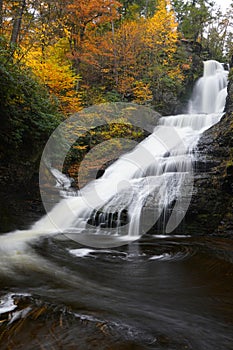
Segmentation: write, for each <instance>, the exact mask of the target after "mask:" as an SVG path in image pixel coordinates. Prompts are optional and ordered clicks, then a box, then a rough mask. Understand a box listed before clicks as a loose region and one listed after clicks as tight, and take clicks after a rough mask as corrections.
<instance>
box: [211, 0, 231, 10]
mask: <svg viewBox="0 0 233 350" xmlns="http://www.w3.org/2000/svg"><path fill="white" fill-rule="evenodd" d="M231 2H232V1H231V0H215V3H216V4H217V5H219V6H220V7H221V10H222V11H223V12H225V10H226V8H227V7H229V6H230V4H231Z"/></svg>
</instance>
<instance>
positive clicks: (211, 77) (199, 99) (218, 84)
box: [189, 60, 228, 114]
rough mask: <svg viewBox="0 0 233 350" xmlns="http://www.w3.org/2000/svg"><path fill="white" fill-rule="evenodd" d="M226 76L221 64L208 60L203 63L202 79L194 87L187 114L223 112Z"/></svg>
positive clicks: (226, 73) (226, 72)
mask: <svg viewBox="0 0 233 350" xmlns="http://www.w3.org/2000/svg"><path fill="white" fill-rule="evenodd" d="M227 75H228V71H225V70H224V67H223V65H222V64H221V63H219V62H217V61H214V60H210V61H206V62H204V73H203V77H202V78H200V79H199V80H198V81H197V83H196V86H195V87H194V91H193V96H192V98H191V101H190V104H189V113H191V114H192V113H206V114H210V113H219V112H223V110H224V107H225V100H226V96H227Z"/></svg>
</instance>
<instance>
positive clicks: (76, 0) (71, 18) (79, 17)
mask: <svg viewBox="0 0 233 350" xmlns="http://www.w3.org/2000/svg"><path fill="white" fill-rule="evenodd" d="M120 7H121V4H120V3H119V2H118V1H116V0H107V1H106V0H99V1H98V0H88V1H87V0H73V1H72V2H71V4H68V5H67V6H66V22H65V30H66V33H67V35H68V39H69V43H70V49H71V53H72V56H73V60H74V63H75V67H76V69H77V72H78V71H79V65H80V62H81V61H82V53H83V44H84V41H85V38H86V36H87V33H88V32H90V31H92V30H93V29H95V28H96V27H99V26H101V25H103V24H105V23H110V24H111V23H112V21H114V20H115V19H118V18H119V12H118V8H120Z"/></svg>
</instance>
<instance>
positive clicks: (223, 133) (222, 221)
mask: <svg viewBox="0 0 233 350" xmlns="http://www.w3.org/2000/svg"><path fill="white" fill-rule="evenodd" d="M197 153H198V160H197V163H196V167H195V182H194V194H193V197H192V201H191V205H190V207H189V210H188V213H187V215H186V218H185V225H184V226H183V227H185V233H187V234H195V235H199V234H220V235H227V236H228V235H232V234H233V70H231V72H230V75H229V84H228V97H227V101H226V107H225V114H224V116H223V118H222V119H221V121H220V122H219V123H218V124H217V125H215V126H213V127H212V128H211V129H209V130H207V131H206V132H205V133H204V135H203V136H202V138H201V139H200V141H199V144H198V150H197Z"/></svg>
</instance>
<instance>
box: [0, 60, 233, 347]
mask: <svg viewBox="0 0 233 350" xmlns="http://www.w3.org/2000/svg"><path fill="white" fill-rule="evenodd" d="M226 85H227V72H226V71H224V69H223V67H222V65H221V64H220V63H218V62H215V61H208V62H205V64H204V74H203V77H202V78H201V79H200V80H199V81H198V83H197V85H196V87H195V89H194V93H193V96H192V99H191V101H190V104H189V113H188V114H182V115H176V116H169V117H163V118H161V119H160V122H159V125H158V126H157V127H156V128H155V130H154V133H153V134H152V135H150V136H149V137H148V138H147V139H145V140H144V141H143V142H142V143H141V144H140V145H138V146H137V147H136V148H135V149H134V150H133V151H131V152H129V153H127V154H126V155H124V156H122V157H121V158H120V159H119V160H118V161H116V162H115V163H114V164H113V165H112V166H110V167H109V168H108V169H107V170H106V172H105V174H104V175H103V177H102V178H100V179H98V180H96V181H94V182H93V183H91V184H89V185H87V186H86V187H85V188H84V190H83V191H82V197H81V196H79V195H78V196H76V197H75V196H73V195H72V197H67V198H65V199H63V200H61V202H60V203H58V204H57V205H56V206H55V207H54V208H53V209H52V212H51V213H50V215H51V216H50V217H47V216H46V217H44V218H42V219H40V220H39V221H38V222H36V223H35V224H34V225H33V227H32V228H31V229H29V230H25V231H15V232H10V233H8V234H3V235H1V236H0V300H1V303H0V319H1V315H4V313H6V312H8V311H11V313H12V315H13V317H15V319H17V317H18V318H24V319H25V320H27V317H29V319H30V316H28V315H30V312H31V310H32V309H33V307H35V303H37V302H38V300H39V301H40V302H42V303H49V304H50V305H55V306H56V308H61V310H62V309H63V308H64V309H66V308H68V310H69V315H72V317H74V319H72V321H70V320H69V317H68V316H67V320H66V324H67V327H66V326H65V325H64V324H63V323H62V322H61V320H60V319H59V320H58V324H59V331H57V330H56V329H57V328H56V329H55V328H53V332H54V333H53V334H56V337H57V338H56V341H57V339H58V338H59V342H60V343H59V344H58V343H56V341H55V340H54V337H55V336H52V335H51V332H50V333H49V332H47V331H46V327H44V328H43V327H42V328H41V324H40V323H37V322H36V321H35V320H34V321H30V322H31V323H29V325H30V326H27V327H26V328H23V327H21V330H20V329H16V330H15V333H14V337H16V339H15V338H14V341H15V343H14V344H13V345H12V344H11V343H10V340H9V338H8V339H7V341H6V338H4V339H5V340H4V343H1V323H0V349H6V348H7V346H10V348H12V349H25V350H29V349H37V348H38V349H40V348H43V349H51V348H54V349H61V348H62V349H96V348H97V349H106V350H107V349H118V350H120V349H122V350H124V349H125V350H126V349H161V350H162V349H167V350H172V349H177V350H181V349H193V350H231V349H233V345H232V344H233V336H232V326H233V302H232V276H233V268H232V266H233V265H232V263H233V243H232V242H231V241H230V240H226V239H224V238H214V237H212V238H210V237H206V238H205V237H199V238H198V237H196V238H194V237H189V236H186V235H185V232H183V234H182V235H179V236H178V235H176V234H175V233H173V232H172V230H170V229H169V227H170V228H171V225H172V223H174V219H175V220H180V217H179V215H178V216H177V213H175V214H174V215H173V219H172V220H173V221H172V220H170V226H169V220H168V222H165V223H164V224H162V228H161V232H159V234H152V235H150V236H149V235H143V234H144V233H145V232H144V231H145V229H146V225H144V226H143V227H142V225H141V221H142V220H143V215H144V214H143V213H144V212H143V211H144V208H145V207H146V206H149V207H150V208H149V209H150V211H149V212H151V205H152V204H153V206H154V210H155V212H156V214H155V216H156V217H159V216H160V215H161V213H163V212H164V209H165V210H166V208H169V206H170V204H171V203H174V201H177V202H178V203H180V202H181V200H180V199H179V198H182V196H180V192H181V191H184V187H183V184H184V182H185V180H186V179H187V176H189V175H190V172H192V167H193V162H194V161H195V147H196V145H197V143H198V140H199V138H200V136H201V134H202V133H203V132H204V131H205V130H207V129H208V128H209V127H211V126H212V125H214V124H215V123H217V122H218V121H219V120H220V119H221V117H222V114H223V110H224V105H225V98H226V94H227V92H226ZM171 130H172V135H173V136H174V130H175V135H178V137H175V140H174V139H172V138H171V139H170V142H168V141H167V137H168V136H169V135H170V134H169V133H170V131H171ZM164 135H165V139H166V142H164V143H162V142H161V139H163V138H164ZM145 152H146V154H147V155H149V156H148V157H142V154H143V153H145ZM135 159H136V160H135ZM135 164H136V165H135ZM53 171H54V175H55V176H56V177H57V178H58V181H57V186H59V185H61V186H62V181H64V182H65V187H66V188H68V187H69V181H68V179H67V178H65V177H64V176H63V175H60V174H59V173H58V172H57V171H56V170H53ZM188 179H190V177H188ZM113 181H114V183H117V184H116V185H115V186H112V183H113ZM189 185H190V183H189ZM93 187H94V188H95V190H96V191H97V192H98V191H99V192H100V193H101V196H102V197H101V198H102V199H103V202H102V204H101V207H100V206H99V205H98V203H97V204H96V207H94V208H95V209H96V211H98V210H100V209H102V210H103V209H104V210H103V211H105V212H108V211H107V210H106V208H109V213H110V212H112V211H113V208H114V211H115V210H117V211H118V212H122V211H123V210H125V209H126V210H127V215H128V224H127V225H122V226H121V225H120V224H121V223H120V222H119V221H118V222H117V224H116V225H115V226H114V225H113V223H111V224H110V225H106V218H102V219H101V218H100V217H99V216H98V217H97V220H96V221H95V225H90V224H89V223H88V221H89V220H90V219H93V212H94V211H93V202H92V203H91V205H90V201H92V198H91V199H90V201H88V200H87V199H88V196H89V194H90V191H91V190H92V189H93ZM158 189H159V190H158ZM153 193H156V196H155V197H153V198H155V199H153V201H152V204H151V202H150V204H149V205H148V197H151V195H152V194H153ZM158 193H159V195H158ZM67 204H68V205H67ZM67 207H68V208H69V210H68V211H66V210H67ZM179 208H180V207H179ZM173 210H174V208H173ZM182 215H183V213H182V214H181V216H182ZM51 217H52V220H51ZM171 217H172V214H171ZM171 217H170V219H171ZM153 220H154V218H153ZM58 221H59V222H58ZM162 221H163V220H162ZM58 226H59V232H58V229H57V228H58ZM113 226H114V227H113ZM169 230H170V232H169ZM61 232H63V233H65V235H62V234H61ZM58 233H59V234H58ZM77 234H78V235H79V238H80V237H84V243H85V237H86V236H88V241H87V242H88V243H90V242H91V244H88V245H89V247H86V246H82V245H81V244H79V243H77V241H78V242H79V239H78V240H76V238H75V237H76V235H77ZM98 235H99V236H100V237H102V236H104V237H105V236H110V237H114V238H113V240H111V243H110V244H108V243H106V241H105V239H103V240H100V241H101V244H100V247H101V249H97V248H96V247H97V246H98V244H97V243H96V242H98V238H99V236H98ZM142 235H143V236H142ZM140 236H142V238H141V239H140V240H139V241H134V242H133V243H131V244H130V245H124V246H120V247H115V248H112V246H114V244H115V243H116V242H117V244H115V245H118V246H119V240H121V244H122V239H124V240H125V241H126V242H128V241H130V240H134V239H135V238H138V237H140ZM90 237H94V238H91V240H90ZM70 238H71V239H70ZM73 239H74V240H73ZM113 242H114V244H112V243H113ZM14 295H18V296H19V295H21V296H23V297H31V298H33V299H32V300H31V304H30V305H29V306H28V305H27V307H26V306H25V307H24V308H22V310H21V311H20V313H19V311H16V309H17V305H16V304H15V303H14ZM35 300H36V301H35ZM16 312H18V313H16ZM53 317H55V316H53ZM53 317H52V318H53ZM64 317H65V316H64ZM10 322H12V323H14V322H15V321H14V319H13V321H12V320H11V321H9V323H10ZM25 322H26V321H25ZM82 322H85V324H83V323H82ZM33 324H36V329H34V330H33V333H30V332H31V330H30V329H31V328H30V327H33ZM9 326H10V325H9ZM54 327H55V326H54ZM57 327H58V326H57ZM101 327H102V328H101ZM99 328H100V329H101V332H100V333H101V336H100V335H99ZM17 332H18V334H19V337H18V338H17ZM56 332H58V333H56ZM32 334H33V335H32ZM37 336H38V337H40V341H39V342H38V338H37ZM35 339H36V341H37V342H36V343H35ZM7 342H8V343H7ZM38 344H40V345H38ZM72 346H73V347H72ZM8 348H9V347H8Z"/></svg>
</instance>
